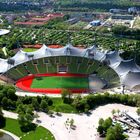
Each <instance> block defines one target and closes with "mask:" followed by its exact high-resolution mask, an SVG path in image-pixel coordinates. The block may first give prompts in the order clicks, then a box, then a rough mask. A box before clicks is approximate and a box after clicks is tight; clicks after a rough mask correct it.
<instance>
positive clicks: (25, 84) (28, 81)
mask: <svg viewBox="0 0 140 140" xmlns="http://www.w3.org/2000/svg"><path fill="white" fill-rule="evenodd" d="M42 76H43V77H44V76H65V77H74V76H75V77H87V76H88V75H85V74H69V73H55V74H54V73H53V74H36V75H29V76H26V77H24V78H21V79H20V80H18V81H17V82H16V86H17V87H18V88H20V89H22V90H24V91H28V92H36V93H43V94H50V93H51V94H60V93H61V91H62V89H61V88H49V89H48V88H46V89H44V88H31V85H32V81H33V79H34V78H35V77H42ZM70 90H71V92H72V93H86V92H88V91H89V89H83V88H82V89H81V88H80V89H75V88H74V89H70Z"/></svg>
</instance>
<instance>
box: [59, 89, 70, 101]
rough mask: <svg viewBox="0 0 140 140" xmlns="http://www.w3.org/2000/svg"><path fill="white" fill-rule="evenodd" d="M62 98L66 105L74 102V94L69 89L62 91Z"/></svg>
mask: <svg viewBox="0 0 140 140" xmlns="http://www.w3.org/2000/svg"><path fill="white" fill-rule="evenodd" d="M61 97H62V100H63V102H64V103H71V102H72V92H71V91H70V90H68V89H62V92H61Z"/></svg>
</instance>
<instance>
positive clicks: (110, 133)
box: [105, 127, 116, 140]
mask: <svg viewBox="0 0 140 140" xmlns="http://www.w3.org/2000/svg"><path fill="white" fill-rule="evenodd" d="M105 140H116V137H115V131H114V129H113V128H112V127H110V128H109V129H108V130H107V134H106V138H105Z"/></svg>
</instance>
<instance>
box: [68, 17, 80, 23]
mask: <svg viewBox="0 0 140 140" xmlns="http://www.w3.org/2000/svg"><path fill="white" fill-rule="evenodd" d="M78 21H79V18H71V19H69V20H67V21H66V22H67V23H69V24H75V23H77V22H78Z"/></svg>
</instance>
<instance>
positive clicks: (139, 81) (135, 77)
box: [121, 71, 140, 89]
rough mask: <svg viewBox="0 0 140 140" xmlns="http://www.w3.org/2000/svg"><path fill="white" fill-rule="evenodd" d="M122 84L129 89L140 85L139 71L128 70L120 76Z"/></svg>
mask: <svg viewBox="0 0 140 140" xmlns="http://www.w3.org/2000/svg"><path fill="white" fill-rule="evenodd" d="M121 82H122V84H123V85H125V86H126V87H127V88H129V89H134V88H135V87H137V86H139V85H140V72H130V71H129V72H128V73H127V74H126V75H125V76H123V78H122V81H121Z"/></svg>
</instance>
